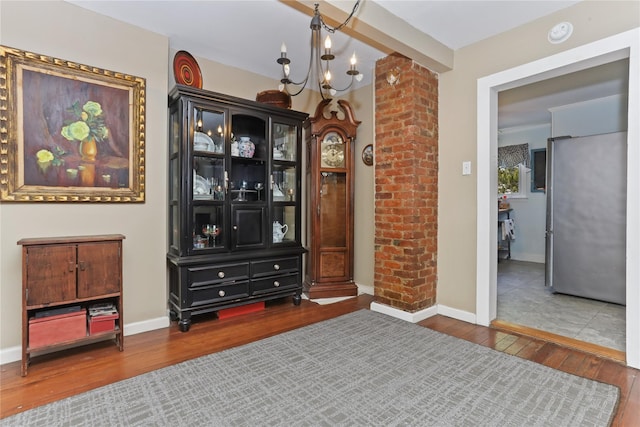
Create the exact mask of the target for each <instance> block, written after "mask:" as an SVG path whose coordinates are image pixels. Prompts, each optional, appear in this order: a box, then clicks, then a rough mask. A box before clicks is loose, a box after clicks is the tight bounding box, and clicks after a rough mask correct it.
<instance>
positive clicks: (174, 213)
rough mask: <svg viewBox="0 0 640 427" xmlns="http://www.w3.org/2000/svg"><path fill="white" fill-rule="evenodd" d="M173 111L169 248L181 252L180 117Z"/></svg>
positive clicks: (170, 121) (170, 139)
mask: <svg viewBox="0 0 640 427" xmlns="http://www.w3.org/2000/svg"><path fill="white" fill-rule="evenodd" d="M178 113H179V110H178V109H177V108H173V109H171V115H170V118H169V200H168V201H169V248H170V250H172V251H174V252H178V253H179V252H180V181H181V178H180V116H179V114H178Z"/></svg>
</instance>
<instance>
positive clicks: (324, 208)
mask: <svg viewBox="0 0 640 427" xmlns="http://www.w3.org/2000/svg"><path fill="white" fill-rule="evenodd" d="M330 103H331V100H330V99H325V100H323V101H321V102H320V104H318V106H317V107H316V111H315V115H314V116H313V117H311V118H310V119H309V121H308V126H309V127H310V129H308V130H307V132H306V135H307V150H308V154H309V158H308V159H307V170H306V174H307V179H306V185H307V194H308V195H309V197H308V198H307V202H308V205H307V219H308V225H307V242H308V243H309V254H308V255H307V263H306V267H307V268H306V272H305V283H304V290H305V292H306V293H307V294H308V295H309V298H328V297H339V296H353V295H357V294H358V288H357V286H356V284H355V283H354V281H353V193H354V164H355V156H354V152H353V151H354V144H355V138H356V130H357V128H358V125H359V124H360V121H358V120H356V119H355V118H354V116H353V112H352V110H351V106H350V105H349V103H348V102H347V101H344V100H338V101H337V103H338V107H339V108H340V109H341V110H342V115H341V116H339V114H338V111H328V113H329V114H328V116H327V115H325V114H326V113H327V110H328V109H329V106H330Z"/></svg>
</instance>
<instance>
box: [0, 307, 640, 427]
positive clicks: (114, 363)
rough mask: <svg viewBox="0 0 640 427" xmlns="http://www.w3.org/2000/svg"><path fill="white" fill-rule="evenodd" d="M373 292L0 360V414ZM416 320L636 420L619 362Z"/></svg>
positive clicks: (334, 312) (338, 310)
mask: <svg viewBox="0 0 640 427" xmlns="http://www.w3.org/2000/svg"><path fill="white" fill-rule="evenodd" d="M372 301H373V297H371V296H369V295H361V296H359V297H357V298H352V299H349V300H346V301H343V302H339V303H335V304H330V305H318V304H315V303H312V302H310V301H307V300H303V301H302V304H301V305H300V306H299V307H295V306H293V304H292V303H291V300H290V299H286V300H282V301H275V302H272V303H270V304H268V305H267V308H266V309H265V310H264V311H260V312H257V313H251V314H247V315H243V316H239V317H231V318H228V319H218V320H214V319H211V318H202V319H200V321H194V323H193V325H192V326H191V330H190V331H189V332H187V333H181V332H180V331H179V330H178V327H177V326H176V325H175V324H173V325H172V327H170V328H166V329H162V330H157V331H152V332H146V333H142V334H137V335H132V336H128V337H126V338H125V350H124V352H119V351H118V350H117V348H116V347H115V345H114V344H113V343H112V342H102V343H96V344H92V345H90V346H84V347H79V348H75V349H71V350H67V351H65V352H59V353H52V354H50V355H45V356H41V357H38V358H34V359H33V361H32V363H31V365H30V367H29V375H28V376H27V377H24V378H23V377H21V376H20V362H13V363H8V364H5V365H2V366H1V371H2V372H1V374H0V418H4V417H7V416H9V415H12V414H15V413H18V412H21V411H25V410H27V409H30V408H34V407H36V406H40V405H44V404H46V403H49V402H53V401H56V400H59V399H62V398H65V397H68V396H72V395H74V394H78V393H82V392H84V391H87V390H91V389H93V388H96V387H100V386H103V385H105V384H109V383H111V382H115V381H119V380H122V379H126V378H130V377H133V376H136V375H140V374H143V373H145V372H149V371H152V370H155V369H159V368H162V367H165V366H169V365H172V364H175V363H179V362H182V361H184V360H188V359H192V358H196V357H199V356H202V355H205V354H208V353H213V352H216V351H221V350H224V349H227V348H231V347H235V346H238V345H242V344H246V343H248V342H251V341H255V340H259V339H262V338H266V337H269V336H272V335H276V334H279V333H282V332H285V331H288V330H291V329H295V328H299V327H301V326H305V325H308V324H311V323H316V322H320V321H322V320H326V319H330V318H332V317H336V316H339V315H342V314H346V313H349V312H352V311H356V310H359V309H363V308H369V305H370V303H371V302H372ZM419 324H420V325H421V326H424V327H427V328H431V329H433V330H436V331H439V332H442V333H445V334H448V335H451V336H455V337H458V338H461V339H464V340H467V341H471V342H474V343H477V344H480V345H483V346H487V347H491V348H494V349H496V350H498V351H502V352H505V353H508V354H512V355H515V356H517V357H521V358H524V359H527V360H531V361H534V362H537V363H541V364H544V365H547V366H550V367H552V368H556V369H560V370H562V371H565V372H569V373H572V374H575V375H580V376H583V377H586V378H591V379H595V380H598V381H602V382H605V383H608V384H614V385H616V386H618V387H620V391H621V397H620V403H619V406H618V410H617V413H616V416H615V419H614V420H613V423H612V426H638V425H640V371H638V370H636V369H632V368H627V367H625V366H623V365H621V364H620V363H617V362H615V361H612V360H610V359H606V358H603V357H599V356H596V355H592V354H589V353H585V352H582V351H578V350H573V349H570V348H566V347H562V346H560V345H558V344H554V343H550V342H545V341H542V340H539V339H534V338H529V337H526V336H522V335H519V334H516V333H507V332H502V331H499V330H496V329H491V328H486V327H483V326H477V325H473V324H470V323H465V322H462V321H459V320H455V319H452V318H448V317H444V316H440V315H438V316H434V317H431V318H429V319H426V320H424V321H422V322H420V323H419Z"/></svg>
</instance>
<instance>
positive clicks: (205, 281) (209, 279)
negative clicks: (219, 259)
mask: <svg viewBox="0 0 640 427" xmlns="http://www.w3.org/2000/svg"><path fill="white" fill-rule="evenodd" d="M187 274H188V278H187V280H188V281H189V287H190V288H197V287H200V286H208V285H212V284H215V283H221V282H233V281H235V280H243V279H248V278H249V263H248V262H243V263H238V264H222V265H220V264H218V265H205V266H202V267H189V270H188V273H187Z"/></svg>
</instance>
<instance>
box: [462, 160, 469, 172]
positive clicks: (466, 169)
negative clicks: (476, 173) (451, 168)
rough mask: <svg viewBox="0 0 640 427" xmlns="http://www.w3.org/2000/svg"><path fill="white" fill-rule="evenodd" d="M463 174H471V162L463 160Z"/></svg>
mask: <svg viewBox="0 0 640 427" xmlns="http://www.w3.org/2000/svg"><path fill="white" fill-rule="evenodd" d="M462 175H471V162H469V161H466V162H462Z"/></svg>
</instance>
